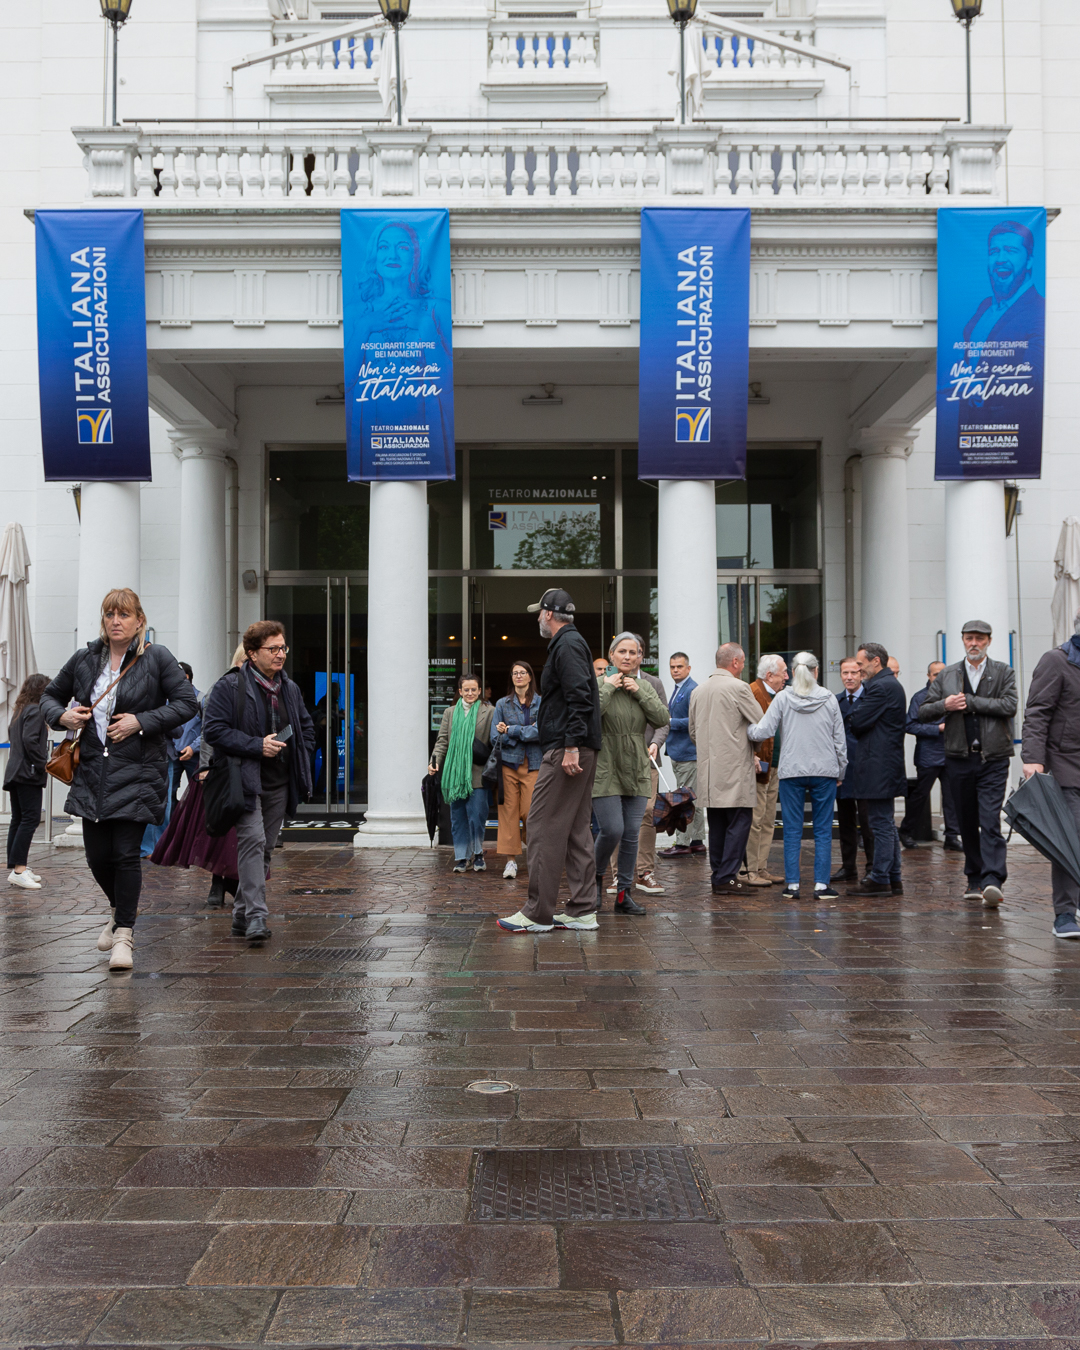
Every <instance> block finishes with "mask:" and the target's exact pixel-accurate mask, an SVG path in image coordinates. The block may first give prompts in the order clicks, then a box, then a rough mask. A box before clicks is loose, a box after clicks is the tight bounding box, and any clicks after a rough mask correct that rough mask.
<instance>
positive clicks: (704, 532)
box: [656, 479, 718, 689]
mask: <svg viewBox="0 0 1080 1350" xmlns="http://www.w3.org/2000/svg"><path fill="white" fill-rule="evenodd" d="M657 486H658V488H659V491H660V503H659V519H658V523H657V554H656V564H657V565H656V574H657V575H656V587H657V611H658V615H659V621H660V639H659V641H660V651H659V658H660V678H661V679H662V680H663V681H664V682H665V685H666V686H668V688H669V689H670V685H671V679H670V676H669V675H668V659H669V658H670V656H671V653H672V652H678V651H683V652H686V654H687V655H688V656H689V657H690V666H691V669H692V671H693V676H694V679H695V680H697V682H698V684H701V683H702V682H703V681H705V680H707V679H708V678H709V676H710V674H711V673H712V672H713V671H714V670H715V669H716V646H717V632H718V629H717V601H716V488H715V485H714V484H713V482H712V481H711V480H710V481H708V482H698V481H696V480H688V479H668V480H662V481H661V482H660V483H658V484H657Z"/></svg>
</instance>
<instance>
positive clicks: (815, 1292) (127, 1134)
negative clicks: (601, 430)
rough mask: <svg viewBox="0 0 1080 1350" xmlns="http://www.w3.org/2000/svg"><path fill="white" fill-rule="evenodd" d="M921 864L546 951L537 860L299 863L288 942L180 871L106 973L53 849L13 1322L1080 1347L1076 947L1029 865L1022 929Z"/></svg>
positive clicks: (282, 884)
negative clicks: (505, 917)
mask: <svg viewBox="0 0 1080 1350" xmlns="http://www.w3.org/2000/svg"><path fill="white" fill-rule="evenodd" d="M776 859H777V854H776V853H774V865H776V864H775V860H776ZM904 861H905V869H906V870H905V887H906V894H905V895H904V896H903V897H901V898H898V899H896V900H893V901H890V902H888V903H887V904H881V905H876V904H875V903H874V902H872V901H867V900H857V899H852V900H841V901H839V902H837V903H835V904H834V905H822V906H820V907H815V906H814V905H813V903H812V902H810V901H809V900H807V901H804V902H802V903H801V904H790V903H784V902H782V901H781V900H780V895H779V888H773V889H770V890H768V891H764V892H757V893H755V894H754V895H752V896H751V897H750V898H748V899H747V900H746V901H741V900H740V901H738V902H737V904H733V903H731V902H725V901H722V900H718V899H715V898H714V897H712V896H711V894H710V893H709V887H708V876H707V872H706V869H705V866H704V863H703V862H702V861H701V860H700V859H697V858H691V859H679V860H678V861H674V862H670V863H666V864H661V872H660V879H661V880H662V881H663V882H664V883H665V885H666V889H667V893H666V894H665V895H664V896H657V897H651V898H649V899H648V901H647V903H648V905H649V914H648V916H647V917H646V918H644V919H630V918H615V917H614V916H613V915H612V914H611V911H610V899H609V900H607V910H606V912H605V913H604V915H602V917H601V925H602V926H601V929H600V931H599V932H598V933H595V934H593V933H552V934H549V935H542V936H539V937H531V936H529V937H518V936H513V935H511V934H507V933H503V932H501V931H500V930H499V929H498V928H497V927H496V926H495V924H494V922H493V921H492V916H493V915H494V914H498V913H509V912H512V911H513V910H514V909H517V908H518V907H519V904H520V901H521V899H522V897H523V895H524V890H525V880H524V875H523V876H522V877H521V878H520V879H519V880H518V881H517V882H508V881H503V880H502V879H501V877H500V876H499V873H498V872H497V871H495V870H492V871H489V872H488V873H487V874H485V875H482V876H472V875H469V876H464V877H455V876H453V875H452V874H451V872H450V866H451V858H450V855H449V851H448V850H436V851H433V852H431V853H416V852H411V851H410V852H402V853H369V852H367V851H362V852H360V853H359V854H358V855H356V854H354V853H353V850H352V849H351V848H350V847H348V846H344V847H335V846H328V847H323V846H321V845H303V844H298V845H289V846H288V847H287V848H286V849H285V850H284V852H282V853H278V854H277V855H276V860H275V867H274V876H273V878H272V880H271V885H270V902H271V912H272V927H273V930H274V937H273V941H272V943H271V944H270V945H269V946H268V947H267V948H265V949H264V950H261V951H253V950H250V949H249V948H248V947H247V944H246V943H245V942H244V941H242V940H239V939H235V938H233V937H231V936H230V933H229V919H228V916H227V915H226V914H222V913H221V912H220V911H209V910H207V909H205V908H204V907H203V901H204V899H205V895H206V890H207V884H208V879H207V878H206V876H205V874H203V873H201V872H190V873H182V872H176V871H160V870H158V869H156V868H153V867H150V866H149V865H148V867H147V887H146V895H145V906H144V914H143V917H142V919H141V920H140V924H139V927H138V929H137V938H138V945H137V948H136V971H135V974H134V975H133V976H129V975H113V976H110V975H109V974H108V971H107V968H106V961H107V958H106V957H104V956H102V955H101V954H99V953H98V952H97V951H96V950H95V947H94V941H95V938H96V935H97V932H98V930H99V928H100V925H101V922H102V917H103V916H102V912H101V908H100V904H99V900H98V897H97V894H96V892H95V890H94V888H93V886H92V883H91V881H90V878H89V875H88V873H87V872H86V869H85V866H84V864H83V862H82V859H81V856H80V855H75V856H73V855H72V854H71V853H66V852H61V851H53V852H50V851H49V850H48V849H47V848H46V847H45V846H43V845H38V846H35V849H34V852H33V854H32V856H31V865H32V866H34V867H36V869H37V870H38V871H39V872H41V873H42V874H43V875H44V876H45V878H46V883H47V886H46V889H44V890H42V891H41V892H35V893H26V892H18V891H15V890H14V889H13V888H8V889H7V891H6V892H5V893H4V896H3V901H4V903H3V905H2V907H0V909H2V924H3V930H2V931H3V943H2V946H0V1206H2V1212H0V1258H2V1260H0V1345H2V1346H20V1347H21V1346H38V1345H41V1346H45V1345H82V1344H87V1345H95V1346H108V1345H116V1346H119V1345H124V1346H159V1345H160V1346H165V1345H169V1346H173V1345H185V1346H192V1347H194V1346H208V1345H213V1346H237V1347H239V1346H249V1345H256V1344H257V1345H273V1346H316V1347H323V1346H326V1347H329V1346H343V1345H368V1344H379V1345H406V1344H424V1345H434V1346H450V1345H461V1344H463V1343H466V1342H467V1343H469V1344H476V1345H482V1346H492V1347H494V1346H502V1345H505V1346H510V1345H516V1346H521V1345H530V1346H541V1345H567V1346H569V1345H575V1346H577V1345H587V1344H610V1343H622V1344H627V1345H648V1344H663V1345H666V1346H672V1345H685V1344H689V1343H716V1342H723V1343H726V1344H728V1345H732V1344H735V1345H740V1346H750V1345H761V1344H773V1345H775V1344H792V1343H800V1344H806V1345H828V1344H834V1343H844V1344H846V1345H849V1346H850V1345H852V1344H863V1345H866V1344H878V1343H889V1344H890V1345H891V1346H892V1347H895V1348H897V1350H898V1347H900V1346H902V1345H906V1344H919V1345H921V1346H924V1347H927V1350H929V1348H930V1347H939V1346H945V1345H959V1344H964V1345H968V1346H972V1347H974V1346H976V1345H977V1346H981V1347H986V1348H987V1350H993V1348H996V1347H1006V1346H1011V1345H1019V1344H1021V1343H1022V1342H1026V1341H1031V1340H1038V1341H1039V1342H1040V1343H1041V1345H1045V1346H1050V1345H1053V1346H1056V1347H1061V1348H1062V1350H1063V1348H1064V1347H1066V1346H1069V1347H1073V1346H1080V1144H1078V1140H1080V943H1077V944H1075V945H1074V944H1069V943H1065V942H1060V941H1055V940H1054V938H1053V937H1052V936H1051V933H1050V922H1051V914H1050V908H1049V903H1048V898H1047V892H1048V875H1047V873H1048V869H1047V867H1046V866H1045V865H1044V864H1043V863H1042V862H1041V860H1039V859H1038V858H1037V857H1036V856H1035V855H1034V854H1033V853H1032V852H1031V851H1030V850H1029V849H1027V848H1026V847H1018V848H1013V849H1012V850H1011V852H1010V865H1011V868H1012V873H1013V876H1012V880H1011V881H1010V883H1009V886H1008V888H1007V892H1006V904H1005V906H1004V907H1003V908H1002V909H1001V910H1000V911H984V910H982V909H981V908H979V907H978V906H977V905H973V904H971V903H970V902H969V903H965V902H964V901H963V900H962V899H960V896H961V895H962V893H963V872H962V867H961V865H960V859H959V858H958V857H957V856H956V855H946V854H942V853H941V851H940V850H939V849H937V848H929V847H927V848H923V849H921V850H920V851H919V852H918V853H917V854H912V853H908V854H906V855H905V860H904ZM485 1079H501V1080H506V1081H507V1082H509V1083H510V1084H511V1085H512V1090H511V1091H509V1092H506V1093H498V1094H492V1095H488V1094H483V1093H477V1092H475V1091H469V1090H468V1084H470V1083H472V1082H473V1081H474V1080H485Z"/></svg>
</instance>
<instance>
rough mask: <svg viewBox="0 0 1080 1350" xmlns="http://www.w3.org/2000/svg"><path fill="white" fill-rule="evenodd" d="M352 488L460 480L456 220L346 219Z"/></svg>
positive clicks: (377, 214) (363, 214)
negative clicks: (453, 270) (453, 275)
mask: <svg viewBox="0 0 1080 1350" xmlns="http://www.w3.org/2000/svg"><path fill="white" fill-rule="evenodd" d="M341 289H342V306H343V311H344V323H345V427H346V445H347V451H348V467H349V479H350V481H351V482H361V483H370V482H378V481H382V480H386V479H398V480H400V479H423V480H427V481H428V482H439V481H442V480H445V479H449V478H453V477H454V365H453V349H452V337H451V323H452V319H451V306H450V216H449V213H448V212H447V211H446V210H410V209H409V208H407V207H406V208H402V209H400V210H397V209H395V210H392V211H368V210H346V211H342V213H341Z"/></svg>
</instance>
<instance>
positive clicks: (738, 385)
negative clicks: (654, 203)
mask: <svg viewBox="0 0 1080 1350" xmlns="http://www.w3.org/2000/svg"><path fill="white" fill-rule="evenodd" d="M749 377H750V212H749V210H748V209H747V208H744V207H714V208H712V209H708V210H702V209H684V208H682V207H663V206H658V207H646V208H645V209H644V210H643V211H642V213H641V349H640V358H639V376H638V389H639V393H638V399H639V407H638V477H639V478H719V479H725V478H745V477H746V399H747V382H748V380H749Z"/></svg>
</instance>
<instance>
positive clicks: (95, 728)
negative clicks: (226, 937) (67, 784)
mask: <svg viewBox="0 0 1080 1350" xmlns="http://www.w3.org/2000/svg"><path fill="white" fill-rule="evenodd" d="M118 676H122V678H120V679H119V681H118V682H117V683H115V684H114V683H113V682H114V681H116V680H117V677H118ZM110 685H113V688H112V689H109V686H110ZM106 690H108V691H109V692H108V693H106ZM103 694H104V695H105V697H104V698H102V697H101V696H102V695H103ZM99 698H100V699H101V701H100V702H99V703H98V705H97V707H96V708H95V709H94V710H93V712H91V710H90V709H91V704H93V703H94V702H95V700H97V699H99ZM72 699H74V700H75V706H74V707H71V708H68V706H67V705H68V703H70V702H71V700H72ZM41 711H42V713H43V714H44V716H45V720H46V722H48V724H49V725H50V726H52V727H65V728H67V729H68V730H69V731H78V732H80V733H81V735H80V738H79V767H78V769H76V771H75V779H74V782H73V783H72V785H71V791H70V792H69V793H68V798H67V801H66V802H65V803H64V810H65V811H67V812H69V813H70V814H71V815H73V816H81V817H82V822H83V842H84V844H85V847H86V861H87V862H88V863H89V865H90V870H91V872H93V874H94V880H95V881H96V882H97V884H98V885H99V886H100V887H101V889H102V890H103V891H104V892H105V895H106V897H107V898H108V901H109V905H110V907H111V909H112V916H111V917H110V919H109V922H108V923H107V924H106V925H105V927H104V929H103V930H102V933H101V936H100V937H99V938H98V944H97V945H98V950H99V951H111V953H112V955H111V956H110V958H109V968H110V969H111V970H130V969H131V967H132V955H131V949H132V929H133V928H134V926H135V917H136V915H137V914H138V910H139V892H140V890H141V888H142V860H141V858H140V856H139V849H140V844H141V843H142V836H143V831H144V830H145V828H146V826H147V825H148V824H155V825H160V824H161V821H162V820H163V818H164V816H165V784H166V780H167V777H168V759H167V757H166V751H165V739H166V736H168V735H169V734H171V733H172V732H174V731H175V730H176V728H177V727H179V726H182V725H183V723H184V722H187V721H188V720H189V719H190V718H192V717H194V716H195V714H196V712H197V711H198V704H197V702H196V699H195V691H194V689H193V687H192V684H191V681H190V680H189V679H188V678H187V676H186V675H185V674H184V672H183V671H182V670H181V669H180V667H179V665H178V664H177V662H176V658H175V657H174V656H173V655H172V653H171V652H169V651H168V650H167V649H166V648H165V647H159V646H156V645H154V646H150V645H148V644H147V642H146V615H145V614H144V613H143V608H142V605H141V604H140V603H139V597H138V596H137V595H136V594H135V592H134V591H131V590H126V589H125V590H115V591H110V592H109V594H108V595H107V596H106V597H105V599H104V600H103V601H102V602H101V637H100V638H97V639H96V640H95V641H93V642H90V643H87V645H86V647H85V648H84V649H83V650H82V651H78V652H76V653H75V655H74V656H72V657H71V658H70V659H69V660H68V661H67V662H66V663H65V665H64V668H63V670H61V672H60V674H59V675H57V677H56V679H55V680H53V682H52V684H50V685H49V687H48V688H47V689H46V690H45V692H44V694H42V696H41Z"/></svg>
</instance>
